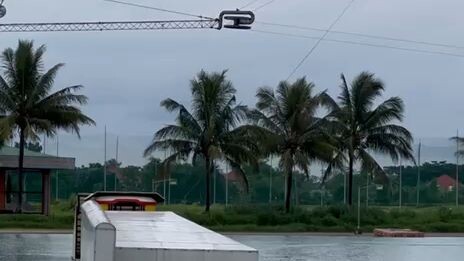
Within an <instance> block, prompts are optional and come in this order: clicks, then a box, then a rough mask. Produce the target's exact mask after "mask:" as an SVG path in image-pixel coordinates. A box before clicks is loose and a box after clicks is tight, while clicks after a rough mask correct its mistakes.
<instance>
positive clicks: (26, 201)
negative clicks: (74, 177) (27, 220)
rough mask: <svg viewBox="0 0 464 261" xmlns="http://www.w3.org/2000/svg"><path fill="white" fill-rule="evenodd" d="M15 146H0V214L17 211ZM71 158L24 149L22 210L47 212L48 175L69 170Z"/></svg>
mask: <svg viewBox="0 0 464 261" xmlns="http://www.w3.org/2000/svg"><path fill="white" fill-rule="evenodd" d="M18 155H19V149H18V148H12V147H7V146H4V147H2V148H0V213H15V212H18V211H19V209H18V208H19V202H18V200H19V199H18V198H19V197H18V196H19V193H20V192H19V178H18V160H19V156H18ZM74 168H75V159H74V158H63V157H55V156H51V155H47V154H42V153H38V152H33V151H29V150H24V172H23V173H24V174H23V184H24V185H23V188H24V189H23V192H22V194H23V204H22V205H23V207H22V213H37V214H38V213H40V214H44V215H48V214H49V213H50V201H51V200H50V198H51V197H50V195H51V189H50V188H51V182H50V174H51V172H52V171H56V170H72V169H74Z"/></svg>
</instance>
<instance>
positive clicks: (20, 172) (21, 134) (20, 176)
mask: <svg viewBox="0 0 464 261" xmlns="http://www.w3.org/2000/svg"><path fill="white" fill-rule="evenodd" d="M24 141H25V137H24V128H20V130H19V160H18V162H19V166H18V180H19V182H18V183H19V194H18V201H19V203H18V204H19V205H18V209H17V211H18V212H19V213H21V212H22V211H23V190H24V188H23V167H24Z"/></svg>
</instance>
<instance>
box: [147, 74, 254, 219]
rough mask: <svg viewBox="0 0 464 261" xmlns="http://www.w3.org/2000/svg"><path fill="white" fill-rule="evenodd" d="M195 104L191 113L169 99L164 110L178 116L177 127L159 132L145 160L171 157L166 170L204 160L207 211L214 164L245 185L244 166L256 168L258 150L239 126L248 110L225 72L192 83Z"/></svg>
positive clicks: (207, 75) (201, 75) (170, 127)
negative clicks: (160, 154)
mask: <svg viewBox="0 0 464 261" xmlns="http://www.w3.org/2000/svg"><path fill="white" fill-rule="evenodd" d="M190 85H191V94H192V103H191V110H190V111H189V110H188V109H187V108H186V107H185V106H184V105H182V104H181V103H179V102H177V101H175V100H173V99H166V100H163V101H162V102H161V106H162V107H164V108H165V109H166V110H167V111H169V112H176V113H177V118H176V123H175V124H171V125H167V126H165V127H163V128H162V129H160V130H158V131H157V132H156V133H155V134H154V137H153V141H152V143H151V144H150V145H149V146H148V147H147V148H146V150H145V153H144V154H145V156H149V155H150V154H152V153H153V152H155V151H157V150H160V151H168V152H169V153H171V155H169V156H168V157H167V158H166V159H165V160H164V162H163V164H164V165H165V166H167V165H168V164H169V163H171V162H173V161H176V160H188V159H191V160H192V163H193V164H195V163H196V162H198V160H200V159H203V160H204V164H205V179H206V200H205V211H206V212H208V211H209V209H210V204H211V200H210V198H211V196H210V194H211V192H210V191H211V189H210V187H211V186H210V182H211V174H212V172H213V169H214V168H215V164H219V163H225V164H228V165H230V166H231V167H232V168H233V169H235V171H236V172H238V173H240V174H241V175H242V177H243V179H244V181H245V183H246V186H247V180H246V177H245V173H244V171H243V169H242V167H241V166H242V164H244V163H252V164H257V161H258V156H259V154H258V153H257V147H256V145H254V143H253V142H252V140H251V139H249V138H248V137H249V135H248V133H249V127H250V128H251V126H247V125H240V126H239V124H241V123H242V121H243V120H244V119H246V112H247V108H246V106H242V105H236V98H235V93H236V90H235V88H234V87H233V86H232V83H231V82H230V81H229V80H227V78H226V71H223V72H221V73H206V72H204V71H201V72H200V73H198V75H197V76H196V78H195V79H193V80H192V81H191V82H190Z"/></svg>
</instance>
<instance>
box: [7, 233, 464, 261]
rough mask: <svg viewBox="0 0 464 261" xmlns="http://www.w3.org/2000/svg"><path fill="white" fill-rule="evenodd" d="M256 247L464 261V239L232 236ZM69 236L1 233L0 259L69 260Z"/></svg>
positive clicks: (318, 257)
mask: <svg viewBox="0 0 464 261" xmlns="http://www.w3.org/2000/svg"><path fill="white" fill-rule="evenodd" d="M231 237H232V238H234V239H235V240H237V241H240V242H242V243H244V244H246V245H249V246H251V247H254V248H257V249H258V250H259V251H260V260H261V261H279V260H292V261H302V260H311V261H335V260H336V261H384V260H385V261H386V260H388V261H390V260H391V261H454V260H464V257H463V254H464V238H421V239H388V238H371V237H320V236H261V235H259V236H248V235H247V236H231ZM71 239H72V236H71V235H10V234H8V235H7V234H0V260H2V261H3V260H7V261H13V260H14V261H45V260H47V261H58V260H59V261H63V260H66V261H69V260H70V256H71V248H72V240H71Z"/></svg>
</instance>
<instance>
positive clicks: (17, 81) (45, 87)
mask: <svg viewBox="0 0 464 261" xmlns="http://www.w3.org/2000/svg"><path fill="white" fill-rule="evenodd" d="M44 54H45V46H43V45H42V46H40V47H39V48H37V49H35V48H34V44H33V42H32V41H19V43H18V46H17V48H16V50H13V49H11V48H7V49H5V50H4V51H3V52H2V54H1V55H0V60H1V63H2V67H1V69H2V74H1V75H0V135H1V138H2V139H9V138H11V137H13V136H14V135H15V134H18V133H19V160H18V161H19V166H18V177H19V196H18V199H19V205H18V211H19V212H21V211H22V203H23V202H22V192H23V182H22V180H23V162H24V146H25V142H26V140H37V139H38V135H39V134H41V133H45V134H46V135H48V136H53V135H54V134H56V132H57V131H58V129H64V130H66V131H74V132H75V133H77V135H79V126H80V125H82V124H95V123H94V121H93V120H92V119H90V118H89V117H87V116H86V115H84V114H83V113H82V112H81V110H80V109H79V107H78V106H77V105H83V104H85V103H86V101H87V97H86V96H84V95H77V94H74V93H75V92H76V91H78V90H79V89H81V88H82V86H80V85H76V86H71V87H67V88H64V89H61V90H59V91H57V92H53V93H52V87H53V84H54V80H55V77H56V75H57V73H58V71H59V69H60V68H61V67H63V64H61V63H60V64H57V65H55V66H53V67H52V68H51V69H49V70H48V71H47V70H45V68H44V62H43V56H44Z"/></svg>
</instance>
